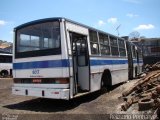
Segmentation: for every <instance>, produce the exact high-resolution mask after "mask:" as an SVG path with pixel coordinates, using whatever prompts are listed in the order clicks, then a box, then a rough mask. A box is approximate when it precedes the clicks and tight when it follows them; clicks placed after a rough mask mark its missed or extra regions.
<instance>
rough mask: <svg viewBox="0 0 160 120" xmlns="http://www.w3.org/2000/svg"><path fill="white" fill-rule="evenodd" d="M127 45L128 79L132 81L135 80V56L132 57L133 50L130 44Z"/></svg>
mask: <svg viewBox="0 0 160 120" xmlns="http://www.w3.org/2000/svg"><path fill="white" fill-rule="evenodd" d="M126 45H127V51H128V52H127V53H128V78H129V79H130V80H132V79H133V71H134V70H133V56H132V48H131V46H132V45H131V44H130V43H129V42H126Z"/></svg>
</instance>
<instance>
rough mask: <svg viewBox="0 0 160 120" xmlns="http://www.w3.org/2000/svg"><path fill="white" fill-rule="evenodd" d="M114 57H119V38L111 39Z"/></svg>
mask: <svg viewBox="0 0 160 120" xmlns="http://www.w3.org/2000/svg"><path fill="white" fill-rule="evenodd" d="M110 45H111V52H112V56H119V51H118V43H117V38H114V37H110Z"/></svg>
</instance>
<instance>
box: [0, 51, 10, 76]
mask: <svg viewBox="0 0 160 120" xmlns="http://www.w3.org/2000/svg"><path fill="white" fill-rule="evenodd" d="M0 77H1V78H2V77H12V54H11V53H7V52H0Z"/></svg>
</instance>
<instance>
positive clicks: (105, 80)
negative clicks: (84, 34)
mask: <svg viewBox="0 0 160 120" xmlns="http://www.w3.org/2000/svg"><path fill="white" fill-rule="evenodd" d="M111 83H112V82H111V73H110V71H109V70H104V72H103V74H102V78H101V89H102V90H103V89H105V90H106V89H107V88H109V87H110V86H111Z"/></svg>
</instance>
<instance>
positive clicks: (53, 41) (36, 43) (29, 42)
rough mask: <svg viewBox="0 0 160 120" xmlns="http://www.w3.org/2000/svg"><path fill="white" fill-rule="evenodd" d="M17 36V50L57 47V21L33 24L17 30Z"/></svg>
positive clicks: (25, 50)
mask: <svg viewBox="0 0 160 120" xmlns="http://www.w3.org/2000/svg"><path fill="white" fill-rule="evenodd" d="M30 31H32V32H30ZM17 38H18V39H17V40H18V42H17V52H28V51H36V50H44V49H48V48H53V49H54V48H59V47H60V26H59V23H58V22H48V23H42V24H35V25H33V26H28V27H26V28H23V29H20V30H18V34H17Z"/></svg>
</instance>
